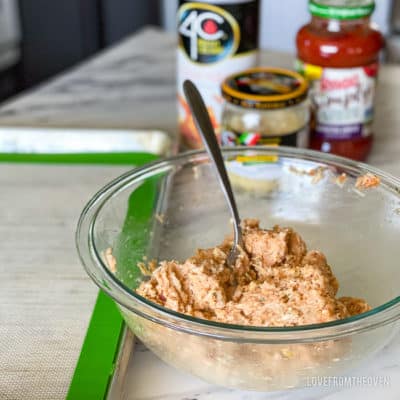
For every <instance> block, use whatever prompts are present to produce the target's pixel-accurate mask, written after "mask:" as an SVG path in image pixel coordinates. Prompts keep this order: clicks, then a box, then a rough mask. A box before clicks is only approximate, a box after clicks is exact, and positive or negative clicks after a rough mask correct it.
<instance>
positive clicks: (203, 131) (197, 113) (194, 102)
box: [183, 80, 242, 245]
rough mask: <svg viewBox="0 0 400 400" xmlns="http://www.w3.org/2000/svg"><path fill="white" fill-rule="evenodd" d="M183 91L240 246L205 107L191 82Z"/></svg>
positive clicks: (234, 208) (224, 174)
mask: <svg viewBox="0 0 400 400" xmlns="http://www.w3.org/2000/svg"><path fill="white" fill-rule="evenodd" d="M183 91H184V93H185V96H186V99H187V101H188V104H189V107H190V109H191V111H192V114H193V118H194V121H195V123H196V127H197V129H198V131H199V133H200V135H201V136H202V138H203V142H204V144H205V147H206V150H207V152H208V155H209V156H210V158H211V160H212V162H213V165H214V168H215V169H216V172H217V176H218V179H219V181H220V184H221V187H222V189H223V192H224V195H225V198H226V200H227V202H228V205H229V209H230V212H231V214H232V218H233V220H234V224H233V225H234V234H235V244H239V245H242V243H240V242H241V236H242V235H241V232H240V218H239V213H238V210H237V206H236V201H235V197H234V195H233V191H232V187H231V183H230V181H229V178H228V174H227V172H226V168H225V163H224V159H223V158H222V153H221V150H220V147H219V144H218V141H217V137H216V135H215V132H214V128H213V126H212V123H211V120H210V116H209V114H208V111H207V108H206V105H205V104H204V101H203V98H202V97H201V94H200V93H199V91H198V89H197V88H196V86H195V85H194V83H193V82H192V81H190V80H186V81H185V82H184V83H183ZM238 242H239V243H238Z"/></svg>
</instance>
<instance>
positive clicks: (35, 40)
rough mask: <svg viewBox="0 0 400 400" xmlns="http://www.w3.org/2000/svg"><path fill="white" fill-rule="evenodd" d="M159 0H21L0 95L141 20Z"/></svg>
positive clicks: (153, 19)
mask: <svg viewBox="0 0 400 400" xmlns="http://www.w3.org/2000/svg"><path fill="white" fill-rule="evenodd" d="M159 10H160V6H159V0H19V14H20V23H21V31H22V41H21V44H20V46H21V59H20V61H19V63H18V64H17V65H16V66H13V67H12V68H10V69H9V70H7V71H3V72H2V73H1V76H0V100H4V99H5V98H7V97H9V96H10V95H12V94H15V93H17V92H19V91H21V90H25V89H28V88H29V87H31V86H33V85H36V84H38V83H40V82H42V81H43V80H45V79H47V78H49V77H51V76H53V75H55V74H57V73H59V72H61V71H62V70H64V69H66V68H68V67H71V66H72V65H74V64H76V63H77V62H79V61H81V60H83V59H85V58H87V57H89V56H91V55H93V54H94V53H96V52H98V51H99V50H101V49H103V48H105V47H107V46H109V45H111V44H113V43H114V42H116V41H118V40H120V39H121V38H123V37H125V36H127V35H128V34H130V33H133V32H135V31H136V30H138V29H139V28H141V27H142V26H144V25H148V24H152V25H159V24H160V11H159Z"/></svg>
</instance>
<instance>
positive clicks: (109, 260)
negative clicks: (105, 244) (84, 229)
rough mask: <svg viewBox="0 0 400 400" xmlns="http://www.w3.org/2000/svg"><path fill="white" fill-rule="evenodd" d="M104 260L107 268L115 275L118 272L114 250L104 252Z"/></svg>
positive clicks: (109, 249)
mask: <svg viewBox="0 0 400 400" xmlns="http://www.w3.org/2000/svg"><path fill="white" fill-rule="evenodd" d="M104 258H105V261H106V266H107V268H108V269H109V270H110V271H111V272H112V273H113V274H115V273H116V272H117V260H116V259H115V257H114V256H113V254H112V248H111V247H109V248H108V249H107V250H106V251H105V252H104Z"/></svg>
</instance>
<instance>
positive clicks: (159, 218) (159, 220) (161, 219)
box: [154, 213, 165, 224]
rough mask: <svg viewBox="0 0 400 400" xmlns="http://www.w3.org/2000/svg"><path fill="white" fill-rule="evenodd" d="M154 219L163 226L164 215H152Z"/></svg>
mask: <svg viewBox="0 0 400 400" xmlns="http://www.w3.org/2000/svg"><path fill="white" fill-rule="evenodd" d="M154 217H155V218H156V220H157V221H158V222H159V223H160V224H163V223H164V222H165V215H164V214H159V213H156V214H155V215H154Z"/></svg>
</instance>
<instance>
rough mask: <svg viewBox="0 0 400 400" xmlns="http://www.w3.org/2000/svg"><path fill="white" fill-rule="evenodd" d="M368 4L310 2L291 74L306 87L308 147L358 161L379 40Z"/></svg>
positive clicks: (362, 0)
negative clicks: (309, 110) (300, 77)
mask: <svg viewBox="0 0 400 400" xmlns="http://www.w3.org/2000/svg"><path fill="white" fill-rule="evenodd" d="M374 7H375V2H374V1H372V0H310V1H309V10H310V12H311V15H312V18H311V21H310V22H309V23H308V24H307V25H305V26H303V27H302V28H301V29H300V30H299V32H298V34H297V38H296V44H297V62H296V68H297V70H298V71H299V72H300V73H302V74H303V75H304V76H305V77H306V78H307V79H308V80H309V82H310V100H311V104H312V106H311V107H312V119H311V142H310V144H311V147H312V148H313V149H316V150H321V151H324V152H328V153H334V154H338V155H341V156H345V157H349V158H353V159H355V160H364V159H365V158H366V157H367V156H368V154H369V152H370V150H371V146H372V130H371V125H372V118H373V112H374V95H375V86H376V77H377V73H378V63H379V52H380V50H381V49H382V47H383V43H384V41H383V37H382V35H381V33H380V32H379V31H378V30H377V28H376V27H375V26H374V25H373V24H372V23H371V21H370V16H371V14H372V12H373V11H374Z"/></svg>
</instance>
